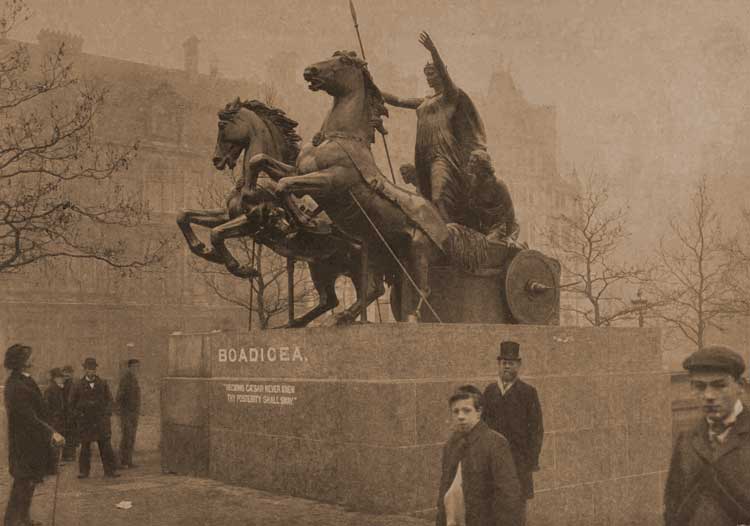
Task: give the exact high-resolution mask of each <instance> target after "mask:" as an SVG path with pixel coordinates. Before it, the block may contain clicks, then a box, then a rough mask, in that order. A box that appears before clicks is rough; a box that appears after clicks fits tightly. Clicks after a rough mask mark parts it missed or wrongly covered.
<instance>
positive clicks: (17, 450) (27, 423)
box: [4, 344, 65, 526]
mask: <svg viewBox="0 0 750 526" xmlns="http://www.w3.org/2000/svg"><path fill="white" fill-rule="evenodd" d="M4 366H5V368H6V369H8V370H9V371H10V376H8V379H7V381H6V382H5V410H6V414H7V418H8V457H9V468H10V474H11V476H12V477H13V487H12V488H11V490H10V497H9V498H8V505H7V508H6V510H5V526H29V525H32V526H33V525H38V524H40V523H39V522H37V521H32V520H31V517H30V510H31V499H32V498H33V497H34V489H35V487H36V485H37V484H38V483H40V482H42V481H43V479H44V477H45V475H46V474H47V469H48V466H49V457H50V454H51V449H50V444H52V445H55V446H58V447H59V446H62V445H64V444H65V438H63V436H62V435H61V434H60V433H58V432H57V431H55V430H54V429H52V427H50V426H49V424H47V422H46V418H47V411H46V409H45V405H44V399H43V398H42V392H41V391H40V390H39V386H38V385H37V384H36V382H35V381H34V379H33V378H32V377H31V374H30V371H31V369H32V367H33V361H32V357H31V347H29V346H28V345H23V344H15V345H11V346H10V347H9V348H8V349H7V350H6V351H5V360H4Z"/></svg>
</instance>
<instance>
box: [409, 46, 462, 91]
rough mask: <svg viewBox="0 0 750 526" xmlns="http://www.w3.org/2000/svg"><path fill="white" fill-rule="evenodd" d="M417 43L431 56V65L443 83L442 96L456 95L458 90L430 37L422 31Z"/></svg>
mask: <svg viewBox="0 0 750 526" xmlns="http://www.w3.org/2000/svg"><path fill="white" fill-rule="evenodd" d="M419 43H420V44H422V45H423V46H424V47H425V48H426V49H427V51H429V52H430V55H432V63H433V64H434V65H435V69H436V70H437V73H438V75H440V78H441V79H442V81H443V93H444V95H445V96H447V97H453V96H455V95H457V94H458V88H457V87H456V85H455V84H454V83H453V80H452V79H451V76H450V75H449V74H448V68H447V67H446V66H445V62H443V59H442V58H441V57H440V53H438V50H437V47H435V43H434V42H433V41H432V37H430V35H429V34H428V33H427V31H422V32H421V33H420V34H419Z"/></svg>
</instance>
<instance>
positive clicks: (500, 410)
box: [482, 379, 544, 499]
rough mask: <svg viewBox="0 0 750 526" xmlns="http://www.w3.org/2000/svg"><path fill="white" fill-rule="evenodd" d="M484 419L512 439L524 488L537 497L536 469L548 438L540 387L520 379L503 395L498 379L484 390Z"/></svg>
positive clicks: (526, 492)
mask: <svg viewBox="0 0 750 526" xmlns="http://www.w3.org/2000/svg"><path fill="white" fill-rule="evenodd" d="M482 420H484V421H485V422H486V423H487V425H488V426H489V427H490V429H494V430H495V431H497V432H498V433H500V434H501V435H503V436H504V437H505V438H507V439H508V441H509V442H510V449H511V451H512V452H513V460H515V462H516V468H517V470H518V478H519V479H520V480H521V491H522V493H523V495H524V497H525V498H527V499H530V498H531V497H533V496H534V479H533V477H532V472H533V471H535V470H537V469H538V468H539V454H540V453H541V451H542V441H543V440H544V422H543V418H542V406H541V404H540V403H539V395H538V394H537V392H536V389H535V388H534V386H531V385H529V384H527V383H526V382H523V381H522V380H520V379H517V380H516V381H515V383H514V384H513V386H512V387H511V388H510V390H509V391H507V392H506V393H505V396H503V394H502V393H501V391H500V387H499V386H498V385H497V382H493V383H491V384H489V385H488V386H487V388H486V389H485V390H484V408H483V409H482Z"/></svg>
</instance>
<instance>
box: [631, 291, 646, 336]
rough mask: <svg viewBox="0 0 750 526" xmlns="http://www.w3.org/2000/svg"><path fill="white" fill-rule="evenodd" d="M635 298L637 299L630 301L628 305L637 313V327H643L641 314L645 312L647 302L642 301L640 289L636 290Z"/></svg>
mask: <svg viewBox="0 0 750 526" xmlns="http://www.w3.org/2000/svg"><path fill="white" fill-rule="evenodd" d="M636 296H637V298H636V299H634V300H630V303H631V304H632V305H633V308H635V310H636V311H637V312H638V327H643V313H644V312H646V308H647V306H648V300H647V299H643V292H642V291H641V289H638V293H637V294H636Z"/></svg>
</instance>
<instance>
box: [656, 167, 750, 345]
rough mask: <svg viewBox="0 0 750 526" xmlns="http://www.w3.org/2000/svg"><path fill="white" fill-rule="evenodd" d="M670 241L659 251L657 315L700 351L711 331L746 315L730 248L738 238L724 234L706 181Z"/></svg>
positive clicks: (672, 230) (700, 184)
mask: <svg viewBox="0 0 750 526" xmlns="http://www.w3.org/2000/svg"><path fill="white" fill-rule="evenodd" d="M669 227H670V228H669V230H670V237H669V238H667V239H665V238H662V240H661V242H660V244H659V248H658V251H657V255H658V263H659V272H658V274H657V275H656V279H654V280H653V281H651V282H650V285H649V295H650V296H651V298H652V299H653V301H652V303H653V310H652V314H653V315H655V316H656V317H658V318H660V319H661V320H663V321H664V322H665V323H666V324H667V326H669V327H672V328H674V329H676V330H678V331H679V332H680V333H681V334H682V335H683V336H684V337H685V338H687V339H688V340H690V341H691V342H693V343H694V344H695V345H696V347H697V348H701V347H702V346H703V345H704V343H705V339H706V333H707V331H708V330H709V329H711V328H713V329H716V330H719V331H721V330H723V329H724V328H723V326H722V322H724V321H726V320H728V319H730V318H732V317H734V316H737V315H743V314H747V312H748V311H747V307H746V306H743V304H742V302H741V301H738V294H737V292H738V290H737V281H736V279H735V278H736V276H735V275H734V274H733V272H734V269H735V266H736V259H734V257H733V254H732V250H731V249H730V247H732V246H735V245H736V237H735V236H728V235H726V234H725V232H724V231H723V230H722V225H721V222H720V220H719V217H718V215H717V214H716V212H715V211H714V206H713V202H712V200H711V196H710V192H709V185H708V179H707V178H706V177H703V178H701V180H700V181H699V182H698V184H697V185H696V187H695V192H694V193H693V195H692V196H691V199H690V207H689V208H688V209H687V211H686V212H685V214H684V215H683V216H682V217H677V218H673V219H672V220H670V223H669Z"/></svg>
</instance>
